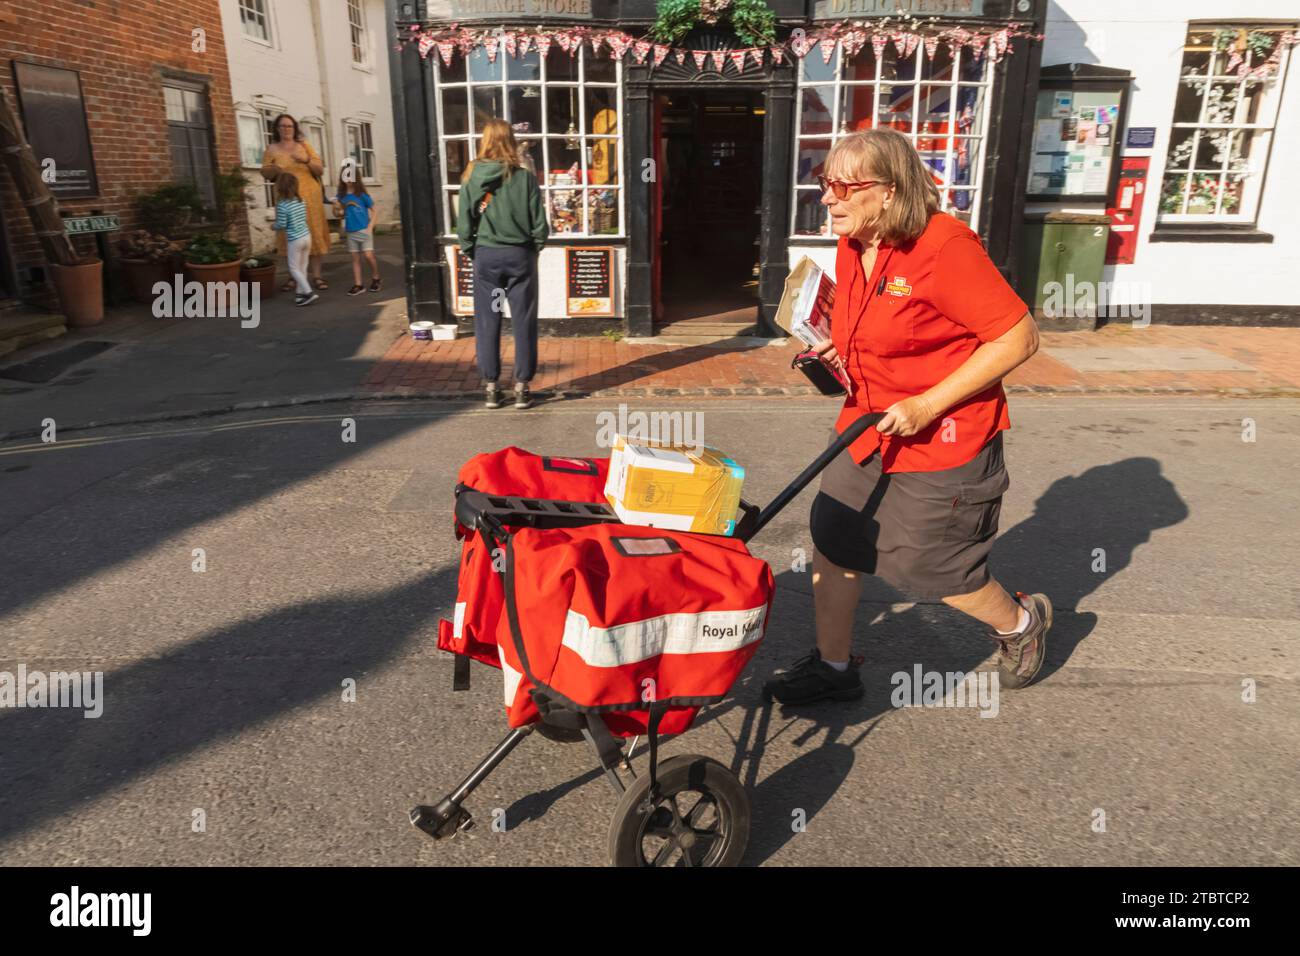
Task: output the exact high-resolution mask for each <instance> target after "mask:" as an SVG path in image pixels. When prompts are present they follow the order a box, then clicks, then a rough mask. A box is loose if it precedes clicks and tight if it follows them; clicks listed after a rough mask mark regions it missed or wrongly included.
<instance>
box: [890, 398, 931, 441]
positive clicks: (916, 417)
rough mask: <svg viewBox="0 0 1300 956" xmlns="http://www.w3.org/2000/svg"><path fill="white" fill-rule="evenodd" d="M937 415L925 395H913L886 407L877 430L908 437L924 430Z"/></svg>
mask: <svg viewBox="0 0 1300 956" xmlns="http://www.w3.org/2000/svg"><path fill="white" fill-rule="evenodd" d="M937 417H938V413H937V412H936V411H935V410H934V409H933V408H931V407H930V403H929V402H928V401H926V398H925V396H924V395H913V396H912V397H911V398H905V399H903V400H902V401H901V402H895V403H894V404H893V405H890V406H889V407H888V408H887V409H885V417H884V418H882V419H881V420H880V423H879V424H878V425H876V431H878V432H880V434H882V435H898V436H899V437H900V438H906V437H908V436H910V435H915V434H916V433H917V432H920V431H924V430H925V429H926V428H927V427H929V425H930V423H931V422H933V421H934V420H935V419H936V418H937Z"/></svg>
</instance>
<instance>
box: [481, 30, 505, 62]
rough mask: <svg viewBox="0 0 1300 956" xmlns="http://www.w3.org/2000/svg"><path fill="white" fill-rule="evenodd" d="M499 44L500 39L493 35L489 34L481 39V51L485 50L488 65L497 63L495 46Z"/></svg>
mask: <svg viewBox="0 0 1300 956" xmlns="http://www.w3.org/2000/svg"><path fill="white" fill-rule="evenodd" d="M500 42H501V38H500V37H499V36H497V35H496V34H494V33H489V34H488V35H487V36H485V37H484V38H483V49H485V50H487V55H488V62H489V63H495V62H496V61H497V45H498V44H499V43H500Z"/></svg>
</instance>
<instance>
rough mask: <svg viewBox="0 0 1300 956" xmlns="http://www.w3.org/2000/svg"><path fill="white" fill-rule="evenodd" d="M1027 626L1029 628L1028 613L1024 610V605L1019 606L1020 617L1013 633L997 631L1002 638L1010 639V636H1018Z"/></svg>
mask: <svg viewBox="0 0 1300 956" xmlns="http://www.w3.org/2000/svg"><path fill="white" fill-rule="evenodd" d="M1028 626H1029V612H1028V611H1026V610H1025V608H1024V605H1021V606H1020V617H1019V619H1018V620H1017V621H1016V629H1015V630H1014V631H998V633H999V634H1001V635H1002V636H1003V637H1010V636H1011V635H1012V634H1020V633H1021V632H1023V631H1024V629H1025V628H1027V627H1028ZM995 630H996V629H995Z"/></svg>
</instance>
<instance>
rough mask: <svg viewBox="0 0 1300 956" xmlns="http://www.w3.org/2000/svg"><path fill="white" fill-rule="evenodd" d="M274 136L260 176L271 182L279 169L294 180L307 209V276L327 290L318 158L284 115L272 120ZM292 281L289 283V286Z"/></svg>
mask: <svg viewBox="0 0 1300 956" xmlns="http://www.w3.org/2000/svg"><path fill="white" fill-rule="evenodd" d="M275 133H276V136H278V137H279V139H278V140H277V141H276V142H274V143H272V144H271V145H270V146H268V147H266V153H265V154H264V155H263V156H262V176H263V177H264V178H265V179H268V180H274V179H275V177H276V176H278V175H280V171H281V170H288V171H289V172H291V173H293V175H294V176H295V177H296V178H297V180H298V195H299V196H301V197H302V201H303V204H304V205H305V206H306V207H307V228H309V229H310V230H311V257H310V258H309V259H308V264H307V273H308V276H309V277H310V278H311V283H312V285H314V286H315V287H316V288H317V289H328V288H329V285H328V284H326V282H325V280H324V279H322V278H321V275H320V268H321V256H323V255H325V253H327V252H329V251H330V228H329V223H328V222H327V221H326V219H325V189H324V187H323V186H322V185H321V181H320V179H319V177H320V176H322V175H323V174H324V172H325V165H324V163H322V162H321V158H320V155H319V154H318V153H317V152H316V150H315V149H313V148H312V145H311V143H309V142H307V137H305V136H304V135H303V133H302V130H301V129H299V128H298V121H297V120H296V119H294V118H293V117H292V116H290V115H289V114H288V113H281V114H280V115H279V116H277V117H276V118H275ZM277 243H278V245H279V249H280V254H281V255H284V254H285V247H284V234H283V233H281V234H280V237H279V239H278V240H277ZM292 284H293V280H292V279H290V280H289V285H292Z"/></svg>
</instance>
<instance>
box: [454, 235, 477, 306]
mask: <svg viewBox="0 0 1300 956" xmlns="http://www.w3.org/2000/svg"><path fill="white" fill-rule="evenodd" d="M451 274H452V281H454V282H455V283H456V296H455V299H456V304H455V305H454V306H452V310H451V311H452V312H453V313H454V314H456V315H473V314H474V260H473V259H471V258H470V257H469V256H462V255H461V254H460V246H452V247H451Z"/></svg>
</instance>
